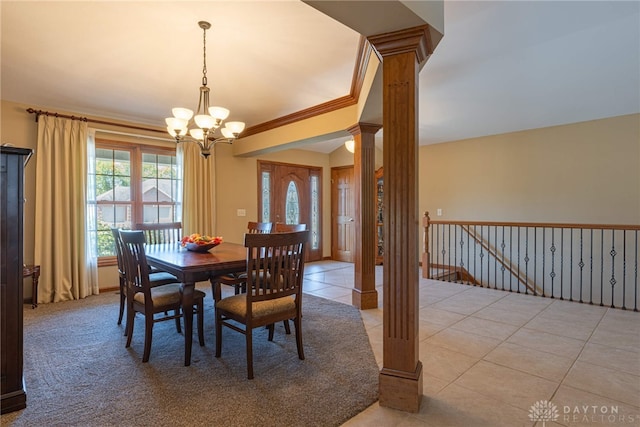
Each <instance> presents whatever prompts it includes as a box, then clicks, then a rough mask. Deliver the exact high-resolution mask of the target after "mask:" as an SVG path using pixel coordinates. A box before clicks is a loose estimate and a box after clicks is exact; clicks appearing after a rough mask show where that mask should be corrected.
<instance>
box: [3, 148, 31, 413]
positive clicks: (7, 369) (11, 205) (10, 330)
mask: <svg viewBox="0 0 640 427" xmlns="http://www.w3.org/2000/svg"><path fill="white" fill-rule="evenodd" d="M31 153H32V151H31V150H30V149H26V148H15V147H0V155H1V157H2V163H0V212H1V221H0V234H1V235H2V240H1V243H0V244H1V246H0V259H1V270H0V329H1V331H0V332H1V334H0V335H1V336H2V342H0V354H1V364H2V372H1V383H2V384H1V390H0V392H1V397H0V399H1V405H0V408H1V413H3V414H4V413H7V412H12V411H17V410H19V409H23V408H25V407H26V406H27V395H26V392H25V387H24V380H23V376H22V342H23V341H22V308H23V303H24V301H23V299H24V295H23V292H22V266H23V253H22V247H23V242H22V240H23V235H22V230H23V207H24V166H25V164H26V163H27V161H28V160H29V157H30V156H31Z"/></svg>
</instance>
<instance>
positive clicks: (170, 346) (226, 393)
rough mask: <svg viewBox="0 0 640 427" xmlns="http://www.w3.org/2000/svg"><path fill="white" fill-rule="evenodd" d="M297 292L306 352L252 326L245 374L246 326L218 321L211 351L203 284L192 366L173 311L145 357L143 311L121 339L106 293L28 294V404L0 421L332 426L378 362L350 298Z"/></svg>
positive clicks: (361, 397) (359, 404)
mask: <svg viewBox="0 0 640 427" xmlns="http://www.w3.org/2000/svg"><path fill="white" fill-rule="evenodd" d="M203 290H205V288H203ZM303 298H304V299H303V322H302V323H303V340H304V352H305V356H306V358H305V360H299V359H298V356H297V352H296V345H295V335H294V334H293V333H292V334H291V335H286V334H285V332H284V328H283V326H282V324H279V325H277V327H276V334H275V338H274V341H273V342H269V341H268V340H267V331H266V330H264V329H262V328H258V329H255V333H254V373H255V378H254V379H253V380H248V379H247V377H246V375H247V373H246V358H245V343H244V336H243V335H242V334H239V333H237V332H235V331H232V330H229V329H228V328H224V332H223V334H224V335H223V349H222V357H221V358H216V357H214V352H215V335H214V314H213V302H212V300H211V297H210V295H208V296H207V298H206V300H205V312H206V314H205V331H206V332H205V340H206V345H205V347H200V346H199V345H198V343H197V338H196V339H195V340H194V344H193V350H192V361H191V366H189V367H185V366H183V365H184V337H183V335H179V334H178V333H177V332H176V329H175V323H174V322H172V321H168V322H161V323H157V324H156V325H155V326H154V330H153V344H152V348H151V358H150V360H149V362H148V363H142V361H141V359H142V351H143V343H144V336H143V332H144V319H143V317H142V316H138V318H137V319H136V324H135V331H134V336H133V343H132V346H131V348H129V349H126V348H125V339H126V338H125V337H124V336H123V331H124V327H123V326H117V325H116V319H117V312H118V297H117V295H115V294H114V293H108V294H102V295H98V296H92V297H89V298H86V299H84V300H80V301H70V302H64V303H55V304H42V305H40V306H38V308H37V309H35V310H32V309H31V308H27V307H28V306H26V305H25V315H24V377H25V384H26V389H27V408H26V409H24V410H22V411H18V412H14V413H10V414H5V415H3V416H2V417H1V418H0V424H2V425H3V426H8V425H13V426H41V425H42V426H44V425H47V426H62V425H64V426H151V425H153V426H186V425H189V426H339V425H341V424H342V423H344V422H345V421H347V420H348V419H349V418H351V417H353V416H355V415H356V414H358V413H359V412H361V411H362V410H364V409H365V408H367V407H368V406H369V405H371V404H372V403H374V402H375V401H376V400H377V398H378V367H377V364H376V361H375V358H374V355H373V352H372V350H371V347H370V344H369V340H368V337H367V334H366V331H365V329H364V326H363V324H362V320H361V318H360V315H359V312H358V310H357V309H355V308H354V307H351V306H349V305H346V304H340V303H336V302H333V301H329V300H325V299H322V298H318V297H313V296H310V295H305V296H304V297H303ZM194 332H195V331H194ZM194 336H196V334H195V333H194Z"/></svg>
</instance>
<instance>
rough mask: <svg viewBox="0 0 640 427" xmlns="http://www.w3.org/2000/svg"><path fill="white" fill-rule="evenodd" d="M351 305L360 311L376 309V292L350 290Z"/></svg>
mask: <svg viewBox="0 0 640 427" xmlns="http://www.w3.org/2000/svg"><path fill="white" fill-rule="evenodd" d="M351 304H352V305H353V306H354V307H357V308H359V309H360V310H369V309H371V308H378V291H377V290H375V289H373V290H371V291H361V290H360V289H352V290H351Z"/></svg>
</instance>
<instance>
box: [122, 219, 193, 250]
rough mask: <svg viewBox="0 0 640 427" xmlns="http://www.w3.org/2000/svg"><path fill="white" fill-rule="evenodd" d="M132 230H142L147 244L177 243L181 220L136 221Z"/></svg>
mask: <svg viewBox="0 0 640 427" xmlns="http://www.w3.org/2000/svg"><path fill="white" fill-rule="evenodd" d="M134 230H142V231H143V232H144V235H145V238H146V242H147V244H149V245H155V244H159V243H178V242H180V239H182V223H181V222H160V223H148V222H145V223H138V224H136V225H135V227H134Z"/></svg>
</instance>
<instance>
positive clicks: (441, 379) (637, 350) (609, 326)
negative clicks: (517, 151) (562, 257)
mask: <svg viewBox="0 0 640 427" xmlns="http://www.w3.org/2000/svg"><path fill="white" fill-rule="evenodd" d="M353 277H354V273H353V265H352V264H347V263H339V262H334V261H322V262H316V263H309V264H307V265H306V266H305V282H304V291H305V293H309V294H313V295H317V296H320V297H324V298H328V299H332V300H334V301H339V302H344V303H347V304H350V303H351V289H352V287H353ZM419 286H420V301H419V307H420V320H419V322H420V324H419V332H420V334H419V336H420V360H421V361H422V364H423V378H424V385H423V397H422V404H421V408H420V412H418V413H415V414H411V413H405V412H401V411H396V410H393V409H388V408H383V407H380V406H379V405H378V403H375V404H374V405H372V406H371V407H369V408H368V409H366V410H365V411H363V412H362V413H360V414H359V415H357V416H356V417H354V418H352V419H351V420H349V421H348V422H347V423H345V424H344V426H347V427H354V426H384V427H388V426H452V427H453V426H460V427H479V426H491V427H493V426H509V427H513V426H529V427H530V426H536V427H538V426H545V427H546V426H598V427H600V426H623V425H624V426H640V313H634V312H629V311H622V310H617V309H607V308H604V307H598V306H589V305H586V304H579V303H572V302H566V301H560V300H552V299H548V298H540V297H534V296H527V295H522V294H513V293H508V292H502V291H494V290H488V289H483V288H475V287H471V286H466V285H458V284H454V283H446V282H438V281H435V280H426V279H420V283H419ZM376 287H377V288H378V294H379V298H380V302H379V307H381V306H382V303H381V300H382V267H381V266H379V267H376ZM361 313H362V318H363V321H364V324H365V326H366V328H367V332H368V334H369V340H370V342H371V347H372V349H373V352H374V354H375V356H376V360H377V361H378V364H379V365H380V366H382V310H381V309H380V308H378V309H374V310H365V311H362V312H361ZM536 402H540V404H541V405H545V404H546V405H547V407H550V408H551V409H552V411H553V406H551V405H554V406H555V409H556V410H557V412H555V413H554V412H551V413H550V414H549V415H548V416H545V415H544V414H543V412H542V410H541V409H537V408H532V406H533V405H534V404H536ZM556 415H557V416H556ZM530 416H531V418H530ZM532 418H533V419H532Z"/></svg>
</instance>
